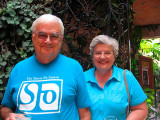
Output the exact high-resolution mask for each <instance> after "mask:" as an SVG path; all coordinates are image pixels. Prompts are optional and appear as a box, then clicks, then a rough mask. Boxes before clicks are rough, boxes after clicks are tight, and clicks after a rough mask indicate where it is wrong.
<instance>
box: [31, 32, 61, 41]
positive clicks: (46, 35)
mask: <svg viewBox="0 0 160 120" xmlns="http://www.w3.org/2000/svg"><path fill="white" fill-rule="evenodd" d="M33 34H35V35H37V36H38V38H39V39H42V40H43V41H45V40H46V39H47V38H48V36H49V39H50V40H51V41H56V40H58V38H63V35H62V34H59V33H56V32H54V33H51V34H47V33H45V32H42V31H40V32H38V33H33ZM39 34H43V35H45V36H39ZM56 34H57V35H58V36H57V37H52V36H51V35H56ZM42 37H45V38H42ZM51 37H52V38H51Z"/></svg>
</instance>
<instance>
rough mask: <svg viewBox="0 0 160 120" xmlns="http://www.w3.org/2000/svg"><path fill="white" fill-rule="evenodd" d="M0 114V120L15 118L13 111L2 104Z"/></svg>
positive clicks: (13, 119) (12, 119)
mask: <svg viewBox="0 0 160 120" xmlns="http://www.w3.org/2000/svg"><path fill="white" fill-rule="evenodd" d="M0 116H1V119H2V120H16V119H15V113H14V111H13V110H12V109H11V108H8V107H5V106H3V105H2V106H1V108H0Z"/></svg>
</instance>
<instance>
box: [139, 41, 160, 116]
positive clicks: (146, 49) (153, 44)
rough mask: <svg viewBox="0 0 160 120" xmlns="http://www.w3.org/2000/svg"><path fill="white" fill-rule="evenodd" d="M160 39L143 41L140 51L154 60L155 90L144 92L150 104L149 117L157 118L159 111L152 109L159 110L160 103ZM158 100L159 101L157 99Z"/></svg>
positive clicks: (147, 89) (146, 89)
mask: <svg viewBox="0 0 160 120" xmlns="http://www.w3.org/2000/svg"><path fill="white" fill-rule="evenodd" d="M159 41H160V39H142V40H141V43H140V50H139V54H142V55H144V56H147V57H151V58H152V59H153V72H154V76H155V90H151V89H149V88H144V91H145V93H146V95H147V97H148V98H147V100H146V102H147V104H148V110H149V116H150V115H152V114H153V113H154V114H156V115H157V116H160V114H159V113H158V112H157V111H154V110H153V109H154V108H152V107H155V108H156V109H157V106H158V103H159V102H158V101H160V99H159V96H157V95H158V94H157V89H156V88H157V86H159V85H160V79H159V77H156V76H157V75H159V74H160V66H159V62H160V58H159V56H160V44H159ZM156 98H157V99H156Z"/></svg>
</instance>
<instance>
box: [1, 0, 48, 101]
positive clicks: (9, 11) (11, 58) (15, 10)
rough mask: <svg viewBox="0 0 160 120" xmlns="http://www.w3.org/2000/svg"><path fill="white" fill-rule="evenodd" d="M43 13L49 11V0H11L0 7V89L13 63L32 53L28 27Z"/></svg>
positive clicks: (32, 48)
mask: <svg viewBox="0 0 160 120" xmlns="http://www.w3.org/2000/svg"><path fill="white" fill-rule="evenodd" d="M44 13H51V9H50V0H41V2H39V1H38V0H34V1H33V0H12V1H8V2H7V3H6V6H3V8H0V31H1V32H0V39H1V41H0V46H1V49H0V53H1V54H0V90H4V89H5V86H6V84H7V81H8V78H9V75H10V72H11V70H12V68H13V67H14V65H15V64H16V63H18V62H19V61H21V60H23V59H26V58H28V57H29V56H31V55H32V54H33V53H34V47H33V45H32V41H31V29H30V27H31V25H32V22H33V21H34V20H35V19H36V18H37V17H38V16H39V15H41V14H44ZM1 97H2V96H0V98H1Z"/></svg>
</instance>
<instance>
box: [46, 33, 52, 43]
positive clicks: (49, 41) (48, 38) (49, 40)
mask: <svg viewBox="0 0 160 120" xmlns="http://www.w3.org/2000/svg"><path fill="white" fill-rule="evenodd" d="M45 42H47V43H51V39H50V36H49V35H48V37H47V39H46V40H45Z"/></svg>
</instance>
